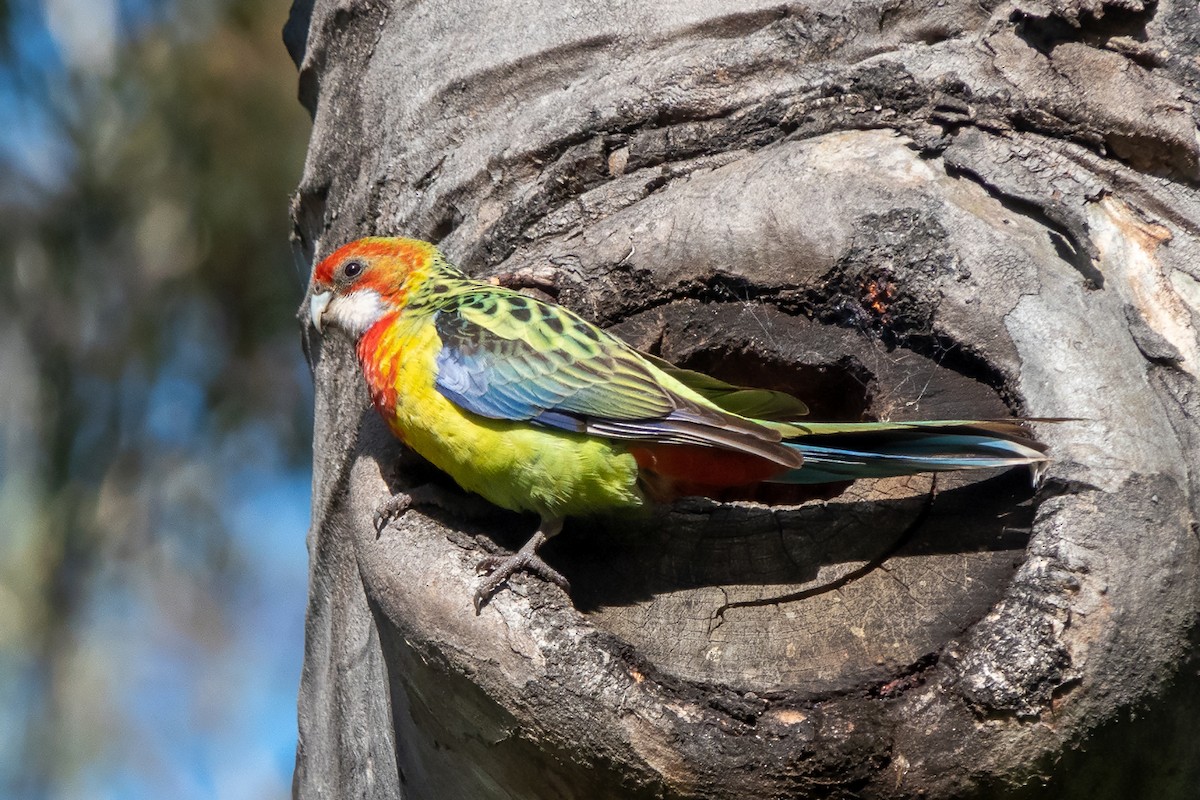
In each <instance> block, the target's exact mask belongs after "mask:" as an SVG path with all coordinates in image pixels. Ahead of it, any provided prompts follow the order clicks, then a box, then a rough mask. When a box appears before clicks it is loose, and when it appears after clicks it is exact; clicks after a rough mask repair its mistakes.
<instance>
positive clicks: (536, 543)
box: [474, 531, 571, 616]
mask: <svg viewBox="0 0 1200 800" xmlns="http://www.w3.org/2000/svg"><path fill="white" fill-rule="evenodd" d="M546 538H547V537H546V536H545V534H544V533H542V532H541V531H538V532H537V533H536V534H534V536H533V538H532V539H530V540H529V541H528V542H526V543H525V546H524V547H522V548H521V549H520V550H518V551H517V552H515V553H513V554H512V555H508V556H501V555H494V556H487V557H485V558H483V559H481V560H480V562H479V563H478V564H476V565H475V569H476V571H477V572H480V573H486V574H487V578H486V579H485V580H484V581H483V583H482V584H480V585H479V588H478V589H477V590H476V591H475V601H474V604H475V615H476V616H478V615H479V612H480V611H482V610H483V607H484V606H485V605H487V603H488V601H489V600H491V599H492V596H493V595H494V594H496V592H497V591H498V590H499V589H500V587H501V586H503V585H504V583H505V582H506V581H507V580H508V579H509V578H511V577H512V576H513V575H515V574H516V573H518V572H532V573H533V574H534V575H537V576H538V577H539V578H542V579H543V580H546V581H549V582H550V583H553V584H556V585H557V586H558V587H559V588H561V589H562V590H563V591H564V592H569V591H570V590H571V582H570V581H568V580H567V579H566V578H565V577H563V574H562V573H561V572H559V571H558V570H556V569H555V568H554V567H552V566H550V565H549V564H547V563H546V562H545V561H543V560H542V557H541V556H539V555H538V554H537V549H538V548H539V547H541V545H542V543H543V542H545V541H546Z"/></svg>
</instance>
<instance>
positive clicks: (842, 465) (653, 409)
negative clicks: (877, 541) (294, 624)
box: [310, 238, 1046, 611]
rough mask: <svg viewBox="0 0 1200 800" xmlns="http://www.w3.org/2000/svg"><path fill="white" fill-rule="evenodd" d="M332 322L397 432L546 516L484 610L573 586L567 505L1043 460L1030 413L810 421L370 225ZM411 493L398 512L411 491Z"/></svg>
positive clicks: (331, 288)
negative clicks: (557, 563)
mask: <svg viewBox="0 0 1200 800" xmlns="http://www.w3.org/2000/svg"><path fill="white" fill-rule="evenodd" d="M310 309H311V314H312V322H313V324H314V326H315V327H316V329H317V330H318V332H322V331H323V330H324V329H325V328H326V327H329V326H336V327H339V328H341V329H343V330H344V331H345V332H346V333H348V334H349V335H350V336H351V337H352V338H353V339H354V340H355V341H356V343H357V352H358V358H359V362H360V364H361V366H362V372H363V375H364V377H365V378H366V382H367V386H368V387H369V389H370V394H371V398H372V400H373V401H374V404H375V407H376V408H377V409H378V411H379V413H380V414H381V415H382V416H383V418H384V419H385V420H386V421H387V424H388V426H389V427H390V428H391V430H392V431H393V432H394V433H395V434H396V436H398V437H399V438H400V440H401V441H403V442H404V444H405V445H407V446H408V447H410V448H412V449H413V450H414V451H416V452H417V453H418V454H420V455H421V456H423V457H424V458H425V459H427V460H428V461H430V462H432V463H433V464H434V465H435V466H436V467H438V468H439V469H441V470H443V471H445V472H446V473H448V474H449V475H450V476H451V477H452V478H454V480H455V481H457V482H458V484H459V485H460V486H461V487H462V488H464V489H466V490H468V491H471V492H475V493H477V494H479V495H482V496H483V497H484V498H486V499H487V500H489V501H491V502H492V503H494V504H496V505H498V506H502V507H504V508H507V509H511V510H514V511H532V512H536V513H537V514H539V515H541V525H540V526H539V527H538V530H537V532H536V533H535V534H534V535H533V537H532V538H531V539H530V540H529V542H528V543H527V544H526V545H525V546H524V547H522V548H521V550H520V551H518V552H517V553H516V554H514V555H511V556H508V557H491V558H489V559H485V560H484V562H482V563H481V565H480V566H481V569H484V570H488V571H489V572H490V575H489V577H488V578H487V579H486V580H485V581H484V582H483V584H482V586H481V587H480V588H479V590H478V592H477V593H476V596H475V607H476V611H478V610H479V608H480V607H481V605H482V604H483V603H486V602H487V600H488V599H489V598H490V597H491V595H492V594H494V593H495V592H496V590H497V589H498V588H499V587H500V586H501V585H502V584H503V582H504V581H505V580H507V579H508V578H509V577H510V576H511V575H512V574H513V573H514V572H516V571H518V570H529V571H533V572H535V573H537V574H539V575H542V576H543V577H545V578H547V579H549V580H552V581H554V582H556V583H559V584H560V585H562V586H564V587H566V585H567V582H566V580H565V579H564V578H563V577H562V576H561V575H559V574H558V573H557V572H556V571H555V570H553V569H552V568H551V567H549V565H547V564H546V563H545V562H544V561H542V560H541V558H540V557H539V556H538V555H537V553H536V551H537V548H538V547H539V546H541V544H542V543H544V542H545V541H546V540H547V539H549V538H550V537H551V536H554V535H555V534H557V533H558V532H559V531H560V530H561V529H562V526H563V520H564V519H565V518H566V517H571V516H576V515H585V514H593V513H597V512H604V511H608V510H612V509H618V508H632V507H638V506H642V505H643V504H645V503H647V502H648V501H655V502H663V501H669V500H671V499H673V498H677V497H681V496H684V495H712V494H717V493H719V492H721V491H722V490H725V489H728V488H730V487H738V486H746V485H751V484H756V483H759V482H763V481H766V482H774V483H827V482H837V481H849V480H853V479H855V478H867V477H869V478H878V477H887V476H895V475H907V474H912V473H918V472H929V471H944V470H960V469H974V468H995V467H1011V466H1017V465H1023V464H1028V465H1034V467H1035V469H1036V468H1037V467H1038V466H1039V465H1040V464H1041V462H1043V461H1045V459H1046V457H1045V455H1044V451H1045V448H1044V447H1043V446H1042V445H1041V444H1039V443H1038V442H1037V441H1035V440H1034V439H1032V438H1031V437H1030V436H1029V434H1028V433H1026V432H1025V431H1024V430H1023V429H1022V428H1021V427H1020V426H1019V425H1018V424H1017V423H1016V422H1014V421H978V420H944V421H927V422H859V423H846V422H833V423H830V422H799V421H798V419H799V418H800V417H801V416H803V415H804V414H805V413H806V412H807V409H806V407H805V406H804V404H803V403H802V402H801V401H799V400H797V399H796V398H794V397H792V396H790V395H787V394H784V393H782V392H774V391H768V390H761V389H743V388H740V387H735V386H731V385H729V384H727V383H724V382H722V381H719V380H716V379H714V378H711V377H708V376H706V375H702V374H700V373H697V372H692V371H689V370H684V369H679V368H677V367H674V366H672V365H671V364H669V363H667V362H665V361H663V360H661V359H659V358H656V357H654V356H651V355H648V354H646V353H642V352H639V351H637V350H635V349H634V348H632V347H630V346H629V345H627V344H625V343H624V342H622V341H621V340H620V339H618V338H616V337H615V336H613V335H612V334H609V333H606V332H605V331H603V330H601V329H600V328H598V327H596V326H595V325H592V324H591V323H589V322H587V321H586V320H584V319H582V318H580V317H579V316H577V315H576V314H574V313H572V312H571V311H569V310H568V309H566V308H563V307H562V306H559V305H555V304H553V303H548V302H543V301H541V300H538V299H535V298H532V297H529V296H526V295H524V294H521V293H519V292H517V291H514V290H511V289H506V288H502V287H499V286H495V285H492V284H488V283H483V282H480V281H476V280H471V279H470V278H468V277H467V276H466V275H465V274H463V273H462V272H461V271H460V270H458V269H457V268H456V267H454V266H453V265H451V264H450V263H449V262H447V261H446V260H445V258H443V257H442V254H441V253H440V252H438V250H437V248H435V247H434V246H433V245H431V244H428V243H426V242H421V241H416V240H412V239H386V238H368V239H361V240H359V241H356V242H352V243H350V244H347V245H345V246H344V247H342V248H340V249H339V250H337V251H336V252H334V253H333V254H332V255H330V256H329V257H328V258H326V259H324V260H323V261H322V262H321V263H320V264H319V265H318V266H317V268H316V270H315V272H314V274H313V278H312V286H311V290H310ZM409 502H410V501H409V498H408V497H407V496H406V495H398V496H397V498H395V499H394V500H393V501H392V503H391V504H390V505H386V504H385V511H384V517H385V519H386V517H387V516H388V515H389V514H390V513H398V512H402V511H403V510H404V509H405V508H407V506H408V504H409Z"/></svg>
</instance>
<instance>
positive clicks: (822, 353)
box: [285, 0, 1200, 800]
mask: <svg viewBox="0 0 1200 800" xmlns="http://www.w3.org/2000/svg"><path fill="white" fill-rule="evenodd" d="M285 37H286V38H287V40H288V44H289V47H290V48H291V50H292V52H293V55H294V57H295V58H296V60H297V63H298V64H299V66H300V87H301V88H300V93H301V99H302V101H303V102H304V103H305V104H306V105H307V106H308V107H309V109H310V110H311V111H312V113H313V117H314V120H315V126H314V129H313V134H312V143H311V146H310V149H309V156H308V161H307V164H306V166H305V171H304V177H303V179H302V182H301V185H300V188H299V191H298V192H297V195H296V197H295V200H294V204H293V217H294V220H295V231H296V238H297V241H298V247H299V248H300V249H301V250H302V252H303V254H304V256H305V257H306V258H310V259H311V258H318V257H320V256H322V255H324V254H327V253H328V252H330V251H331V250H332V249H333V248H334V247H335V246H337V245H340V244H342V243H344V242H346V241H349V240H351V239H353V238H356V237H358V236H361V235H365V234H396V235H408V236H415V237H419V238H426V239H431V240H434V241H440V243H441V246H442V248H443V250H444V251H445V252H446V253H447V254H448V255H449V256H450V257H451V258H452V260H454V261H456V262H457V263H459V264H460V265H461V266H463V267H464V268H465V269H467V270H468V271H469V272H470V273H472V274H474V275H477V276H489V275H495V274H497V273H500V272H509V273H517V274H518V275H520V274H522V273H531V272H532V273H535V274H537V275H541V276H549V277H550V278H551V279H552V280H553V282H554V287H555V288H554V293H556V295H557V299H558V301H559V302H562V303H565V304H566V305H568V306H570V307H572V308H574V309H576V310H578V311H580V312H581V313H583V314H584V315H586V316H588V317H590V318H592V319H594V320H596V321H598V322H600V323H602V324H605V325H608V326H611V327H612V328H613V329H614V330H615V331H617V332H619V333H620V334H621V335H623V336H624V337H625V338H626V339H627V340H629V341H630V342H631V343H633V344H634V345H636V346H639V347H643V348H647V349H650V350H652V351H655V352H658V353H660V354H661V355H663V356H664V357H666V358H668V359H671V360H673V361H676V362H679V363H681V364H684V365H687V366H692V367H697V368H701V369H705V370H709V371H712V372H714V373H716V374H717V375H719V376H721V377H724V378H726V379H729V380H733V381H737V382H747V383H756V384H765V385H771V386H775V387H778V388H785V389H789V390H792V391H794V392H795V393H796V394H798V395H800V396H801V397H803V398H804V399H805V400H807V401H808V402H809V403H810V405H811V406H812V407H813V412H814V416H818V417H823V418H833V419H859V418H863V417H864V415H865V416H866V417H876V418H893V419H905V418H921V417H932V418H938V417H948V418H954V417H964V416H966V417H1003V416H1007V415H1010V414H1012V413H1017V414H1020V415H1024V416H1029V417H1070V418H1074V419H1072V420H1069V421H1065V422H1057V423H1048V422H1036V423H1033V428H1034V429H1035V430H1036V432H1037V434H1038V436H1040V437H1041V438H1042V439H1043V440H1044V441H1046V442H1047V443H1048V444H1049V445H1050V447H1051V448H1052V454H1053V457H1054V462H1053V464H1052V465H1051V467H1050V470H1049V474H1048V477H1047V480H1046V483H1045V484H1044V486H1043V487H1042V488H1041V489H1040V490H1039V491H1036V492H1035V491H1034V490H1033V489H1031V488H1030V486H1029V480H1028V476H1027V475H1025V474H1017V473H1015V472H1014V473H1009V474H1004V475H986V476H982V477H972V478H970V479H959V478H956V479H946V478H941V479H939V480H937V481H936V482H935V481H933V480H932V479H930V478H926V477H922V478H913V479H905V480H889V481H875V482H865V481H864V482H860V483H858V484H856V485H853V486H851V487H848V488H843V487H837V488H838V490H835V491H833V492H830V493H829V496H825V497H820V498H812V497H810V498H807V499H806V498H802V497H798V496H795V495H790V496H789V495H785V494H779V495H776V496H774V497H766V496H764V497H763V498H762V499H764V500H770V501H772V502H773V503H774V505H771V506H767V505H761V504H747V503H740V504H720V503H714V502H708V501H704V502H701V501H688V502H684V503H680V504H678V505H676V506H675V507H674V508H672V509H665V510H662V511H660V512H659V513H656V514H653V515H651V516H649V517H644V518H635V519H627V518H624V519H616V520H573V521H571V522H570V523H569V524H568V526H567V528H566V531H565V532H564V533H563V534H562V536H560V537H558V538H557V539H556V540H554V541H553V542H551V543H550V545H548V546H547V548H546V549H545V555H546V557H547V559H548V560H549V561H550V562H551V563H552V564H554V565H555V566H557V567H558V568H559V569H561V570H562V571H563V572H564V573H565V574H566V575H567V576H568V577H569V578H570V579H571V581H572V584H573V589H572V592H571V594H570V596H567V595H566V594H564V593H563V592H562V591H560V590H559V589H557V588H556V587H554V586H551V585H549V584H546V583H543V582H541V581H539V580H537V579H534V578H524V577H523V578H518V579H516V580H514V581H513V585H512V587H511V590H510V591H504V592H502V593H501V594H499V595H498V596H497V597H496V598H495V599H494V600H493V602H492V603H491V605H489V606H488V607H486V608H485V609H484V611H483V613H482V614H481V615H479V616H476V615H475V614H474V613H473V610H472V608H471V595H472V592H473V590H474V587H475V586H476V585H477V582H478V580H479V578H478V577H477V576H476V575H475V572H474V569H473V567H474V564H475V563H476V561H478V560H479V558H480V557H481V556H482V555H484V554H485V553H487V552H492V551H496V550H498V549H500V548H514V547H516V546H518V545H519V544H520V543H521V542H522V541H523V539H524V537H526V536H527V535H528V534H529V533H530V532H531V531H532V521H531V520H530V519H527V518H523V517H519V516H516V515H510V514H507V513H503V512H500V511H495V512H492V513H489V514H487V515H485V516H484V517H482V518H479V517H475V516H470V515H464V516H462V517H461V518H460V517H459V516H457V515H450V514H443V513H440V512H426V511H413V512H410V513H408V514H407V515H406V516H404V517H403V519H402V521H401V523H400V524H399V525H397V526H395V527H393V528H390V529H388V530H387V531H385V532H384V534H383V535H382V536H379V537H377V536H376V534H375V532H374V530H373V528H372V525H371V514H372V512H373V510H374V508H375V506H376V504H377V503H379V502H380V501H381V500H383V499H384V498H385V497H386V496H387V495H388V494H389V492H390V491H391V490H393V489H395V488H398V487H402V486H405V485H410V484H413V483H417V482H422V481H426V480H429V479H430V478H431V477H434V478H436V476H431V472H430V468H428V467H426V466H423V465H422V464H421V463H419V459H417V458H415V457H413V456H410V455H406V454H405V453H404V452H403V449H402V448H401V446H400V445H399V444H398V443H397V442H395V441H394V440H393V439H392V438H391V437H390V436H389V435H388V434H387V432H386V430H385V429H384V428H383V426H382V425H381V424H380V423H379V421H378V420H377V419H376V417H375V414H374V412H373V411H371V410H369V408H368V406H367V400H366V394H365V390H364V388H363V386H362V381H361V378H360V377H359V374H358V370H357V367H356V364H355V363H354V358H353V353H352V349H351V347H350V344H349V343H348V342H346V341H342V340H340V339H338V338H336V337H330V338H328V339H326V340H324V341H318V340H315V339H314V340H312V341H311V347H312V350H311V355H312V358H313V363H314V369H315V379H316V386H317V402H316V443H315V452H314V466H315V478H314V499H313V504H314V507H313V522H312V530H311V532H310V535H309V548H310V552H311V557H312V566H311V570H312V572H311V596H310V600H309V608H308V627H307V637H308V640H307V647H306V658H305V665H304V674H303V682H302V685H301V694H300V745H299V749H298V752H297V766H296V784H295V786H296V794H297V796H299V797H304V798H308V797H370V798H393V797H404V798H437V799H438V800H445V799H446V798H464V799H465V800H478V799H479V798H564V797H580V798H639V797H646V798H651V797H665V798H683V797H697V798H751V797H754V798H758V797H762V798H784V797H789V798H790V797H871V798H900V797H918V796H921V797H959V796H992V795H993V794H995V793H1000V792H1004V791H1009V790H1010V789H1011V787H1016V786H1022V785H1025V784H1030V783H1033V784H1037V783H1038V782H1040V781H1044V780H1047V779H1049V780H1050V781H1051V782H1052V784H1053V783H1054V782H1056V781H1060V782H1061V786H1060V791H1057V792H1056V796H1060V797H1065V796H1087V797H1102V796H1105V791H1108V792H1112V793H1113V794H1112V795H1111V796H1136V795H1138V794H1141V795H1142V796H1159V797H1163V796H1176V797H1184V796H1192V795H1191V794H1190V793H1189V794H1182V793H1180V794H1174V795H1172V794H1171V792H1173V791H1177V790H1178V791H1181V792H1182V791H1184V789H1186V790H1187V791H1188V792H1190V791H1191V790H1192V789H1193V788H1194V785H1189V784H1188V781H1197V780H1200V775H1198V770H1197V768H1196V766H1195V765H1196V763H1197V762H1198V761H1200V757H1198V756H1197V755H1196V750H1195V745H1194V742H1195V741H1196V739H1197V737H1195V736H1194V735H1191V734H1194V733H1195V730H1194V728H1195V725H1194V723H1192V722H1191V720H1194V719H1196V718H1197V716H1198V715H1200V702H1197V699H1196V694H1197V692H1196V685H1197V683H1196V674H1195V673H1196V668H1195V665H1194V663H1193V664H1191V666H1188V667H1187V668H1186V669H1184V670H1183V671H1182V672H1179V670H1180V669H1181V668H1182V667H1181V665H1185V664H1187V663H1188V662H1187V659H1188V658H1189V655H1188V654H1189V653H1190V649H1189V644H1188V641H1189V638H1188V637H1189V632H1190V631H1191V630H1192V626H1193V623H1194V620H1195V618H1196V611H1197V605H1198V599H1200V597H1198V594H1200V582H1198V579H1200V545H1198V538H1197V527H1196V518H1197V517H1196V510H1197V498H1198V497H1200V483H1198V481H1200V470H1197V451H1198V447H1197V439H1198V428H1197V424H1196V420H1197V417H1198V407H1200V390H1198V388H1197V375H1198V374H1200V342H1198V339H1197V314H1198V312H1200V194H1198V193H1197V188H1196V187H1197V181H1198V180H1200V144H1198V142H1200V139H1198V135H1197V106H1196V105H1195V103H1196V100H1197V88H1198V86H1200V64H1198V58H1200V48H1198V47H1197V42H1198V41H1200V13H1198V12H1197V8H1196V6H1195V4H1194V3H1186V2H1182V1H1181V0H1171V2H1160V3H1157V4H1155V3H1153V2H1149V3H1144V2H1141V0H1114V2H1107V0H1051V1H1050V2H1039V1H1038V0H1028V1H1026V0H1020V1H1019V2H1009V3H1002V4H996V3H986V2H985V3H977V2H968V1H967V0H938V1H937V2H936V3H935V2H904V1H903V0H899V1H897V2H882V3H867V2H846V1H839V2H821V3H810V4H806V3H790V4H789V3H778V2H771V3H767V2H753V1H750V2H746V1H744V0H743V1H741V2H734V1H733V0H691V1H689V2H684V1H682V0H680V1H677V2H661V3H632V2H613V3H609V4H602V3H591V2H582V0H559V1H558V2H553V3H549V2H547V3H538V2H533V1H532V0H512V1H511V2H492V3H481V2H466V1H465V0H464V1H461V2H454V0H431V2H425V3H419V4H412V3H399V2H397V3H386V2H381V1H380V0H336V1H335V0H316V1H315V2H310V3H306V2H303V0H298V2H297V3H296V7H295V8H294V9H293V18H292V20H291V21H290V22H289V25H288V28H287V29H286V33H285ZM1177 673H1178V677H1177V678H1176V679H1175V683H1174V684H1173V686H1174V688H1173V690H1172V691H1173V694H1171V695H1170V697H1171V698H1172V699H1171V701H1170V703H1171V705H1170V706H1169V708H1164V705H1163V703H1160V704H1159V705H1158V706H1154V708H1156V709H1158V711H1156V712H1155V713H1156V716H1155V717H1154V719H1153V720H1152V721H1151V724H1150V725H1147V724H1146V723H1145V722H1144V721H1131V718H1132V717H1133V716H1135V714H1136V712H1137V710H1138V709H1139V708H1141V707H1142V704H1144V703H1146V702H1147V700H1148V698H1150V697H1152V696H1154V695H1155V693H1157V692H1160V691H1162V689H1163V687H1164V685H1166V684H1167V682H1168V681H1169V680H1170V679H1171V678H1172V676H1173V675H1177ZM1189 726H1190V728H1189ZM1097 731H1099V732H1100V733H1099V734H1097V733H1096V732H1097ZM1155 735H1157V736H1158V738H1159V742H1158V743H1156V744H1155V745H1154V748H1155V749H1154V750H1148V749H1147V747H1146V746H1145V745H1144V744H1142V745H1140V746H1139V743H1138V742H1137V741H1134V740H1132V739H1131V737H1135V736H1147V737H1153V736H1155ZM1089 736H1093V737H1094V738H1093V739H1092V740H1091V743H1090V745H1089V746H1090V747H1091V752H1092V753H1093V754H1095V753H1100V754H1102V756H1103V759H1104V760H1103V763H1102V764H1101V763H1100V762H1097V761H1095V760H1094V759H1093V760H1092V761H1088V760H1087V759H1081V758H1080V757H1079V756H1077V755H1074V754H1073V750H1074V749H1075V748H1076V747H1078V746H1080V745H1083V744H1087V743H1088V741H1089V739H1088V737H1089ZM1183 742H1186V743H1187V744H1186V745H1185V744H1183ZM1170 747H1174V748H1175V749H1174V750H1171V749H1165V748H1170ZM1181 747H1182V748H1185V749H1183V750H1180V749H1179V748H1181ZM1186 747H1191V748H1192V749H1191V750H1187V749H1186ZM1180 753H1182V754H1183V755H1180ZM1189 753H1190V754H1191V755H1190V756H1187V754H1189ZM1156 755H1159V756H1161V757H1162V758H1164V759H1168V760H1174V761H1176V762H1179V761H1181V760H1184V759H1185V756H1187V757H1190V758H1191V761H1190V765H1191V766H1186V767H1185V766H1181V765H1180V764H1178V763H1177V764H1175V767H1176V768H1175V769H1174V771H1172V770H1170V769H1166V768H1158V767H1155V766H1154V763H1155V756H1156ZM1184 763H1187V762H1186V761H1185V760H1184ZM1138 764H1141V765H1142V766H1141V767H1137V765H1138ZM1056 765H1057V766H1056ZM1064 765H1069V767H1070V769H1073V770H1077V769H1085V770H1087V772H1086V773H1078V772H1077V773H1072V774H1067V775H1066V777H1064V774H1065V773H1064V772H1063V770H1065V769H1066V766H1064ZM1080 765H1084V766H1082V767H1081V766H1080ZM1160 766H1161V765H1160ZM1135 767H1137V768H1141V769H1144V773H1145V774H1144V776H1143V777H1142V778H1138V777H1137V776H1136V775H1134V774H1133V773H1132V772H1131V770H1133V769H1135ZM1113 776H1120V777H1119V778H1117V777H1113ZM1068 779H1069V780H1068ZM1121 781H1124V783H1122V782H1121ZM1138 781H1140V782H1138ZM1130 787H1133V789H1134V790H1135V791H1132V792H1129V791H1127V790H1129V789H1130ZM1151 787H1152V788H1153V791H1152V792H1151V791H1150V788H1151ZM1181 787H1184V788H1181ZM1102 789H1103V790H1104V791H1102ZM1085 790H1087V792H1088V793H1087V794H1078V792H1083V791H1085ZM1072 791H1074V792H1077V794H1074V795H1073V794H1072Z"/></svg>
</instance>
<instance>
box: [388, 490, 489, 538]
mask: <svg viewBox="0 0 1200 800" xmlns="http://www.w3.org/2000/svg"><path fill="white" fill-rule="evenodd" d="M471 499H472V498H467V497H463V496H462V495H461V494H458V493H456V492H451V491H449V490H447V489H443V488H442V487H441V486H438V485H437V484H435V483H424V484H421V485H420V486H414V487H412V488H411V489H409V490H408V491H406V492H396V493H395V494H394V495H392V496H391V497H389V498H388V499H387V500H384V501H383V502H382V503H380V504H379V505H378V507H376V509H375V516H374V519H373V521H374V523H375V535H376V536H378V535H379V534H382V533H383V529H384V528H386V527H387V526H388V525H391V524H392V523H393V522H395V521H396V520H398V519H400V517H402V516H404V512H405V511H408V510H409V509H410V508H416V507H418V506H427V507H428V506H433V507H434V508H440V509H443V510H446V511H458V510H460V509H462V508H464V507H465V508H467V509H471V508H474V506H473V505H472V504H471V502H470V501H471Z"/></svg>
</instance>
